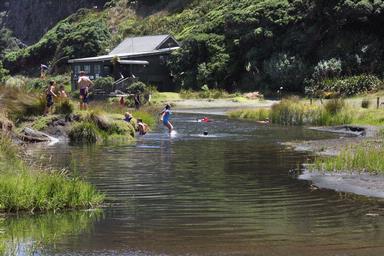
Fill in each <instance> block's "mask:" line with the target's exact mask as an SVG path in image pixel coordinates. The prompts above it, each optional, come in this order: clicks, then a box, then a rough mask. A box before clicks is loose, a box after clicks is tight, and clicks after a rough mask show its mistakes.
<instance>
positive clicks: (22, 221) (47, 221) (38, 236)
mask: <svg viewBox="0 0 384 256" xmlns="http://www.w3.org/2000/svg"><path fill="white" fill-rule="evenodd" d="M102 218H103V213H102V211H101V210H95V211H87V212H70V213H60V214H53V213H48V214H42V215H33V216H28V215H21V216H9V217H7V218H4V219H2V221H1V222H0V230H1V233H0V243H1V244H2V246H0V248H1V250H0V252H1V253H3V255H40V254H43V252H44V250H45V248H46V247H47V245H49V246H55V244H56V243H57V242H59V241H62V240H63V239H69V238H70V237H73V236H75V237H76V238H78V236H79V235H81V236H85V235H87V234H89V233H91V232H92V229H93V226H92V223H93V222H94V221H97V220H98V221H100V220H101V219H102Z"/></svg>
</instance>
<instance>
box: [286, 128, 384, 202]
mask: <svg viewBox="0 0 384 256" xmlns="http://www.w3.org/2000/svg"><path fill="white" fill-rule="evenodd" d="M310 129H316V130H321V131H327V132H333V133H339V134H340V136H339V138H335V139H329V140H316V141H315V140H313V141H300V142H289V143H284V144H285V145H287V146H288V147H292V148H293V149H294V150H297V151H310V152H313V153H314V154H316V155H322V156H335V155H337V154H339V153H340V151H341V150H342V149H344V148H352V149H353V147H354V146H357V145H359V144H361V143H365V142H367V143H375V142H376V141H377V139H378V138H377V136H378V131H379V129H378V127H374V126H336V127H313V128H310ZM298 179H300V180H308V181H311V182H312V183H313V185H315V186H316V187H318V188H324V189H332V190H336V191H340V192H347V193H353V194H357V195H363V196H369V197H378V198H384V175H374V174H370V173H354V172H351V173H349V172H342V173H338V172H317V171H308V170H305V171H304V172H303V173H302V174H301V175H299V176H298Z"/></svg>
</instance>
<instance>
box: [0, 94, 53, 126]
mask: <svg viewBox="0 0 384 256" xmlns="http://www.w3.org/2000/svg"><path fill="white" fill-rule="evenodd" d="M45 105H46V101H45V98H44V97H43V96H42V95H39V94H34V93H27V92H26V91H25V90H23V89H21V88H18V87H7V86H1V87H0V108H1V109H2V110H4V111H6V112H7V113H8V116H9V118H11V119H12V120H13V121H22V120H23V119H25V118H26V117H29V116H38V115H42V114H43V113H44V108H45Z"/></svg>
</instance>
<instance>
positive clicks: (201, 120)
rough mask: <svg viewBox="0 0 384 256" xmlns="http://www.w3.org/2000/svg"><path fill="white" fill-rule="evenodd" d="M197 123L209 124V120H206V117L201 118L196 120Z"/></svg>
mask: <svg viewBox="0 0 384 256" xmlns="http://www.w3.org/2000/svg"><path fill="white" fill-rule="evenodd" d="M197 122H199V123H208V122H211V120H209V119H208V117H206V116H205V117H203V118H201V119H198V120H197Z"/></svg>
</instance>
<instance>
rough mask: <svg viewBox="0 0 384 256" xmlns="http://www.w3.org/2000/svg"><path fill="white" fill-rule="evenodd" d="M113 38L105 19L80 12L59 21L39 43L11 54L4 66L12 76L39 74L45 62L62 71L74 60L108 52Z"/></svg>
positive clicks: (89, 12)
mask: <svg viewBox="0 0 384 256" xmlns="http://www.w3.org/2000/svg"><path fill="white" fill-rule="evenodd" d="M109 38H110V34H109V30H108V27H107V24H106V21H105V20H104V18H103V17H100V16H99V15H98V14H97V13H95V14H94V13H92V12H91V11H85V10H80V11H79V12H78V13H76V14H74V15H72V16H70V17H68V18H67V19H65V20H63V21H61V22H59V23H58V24H57V25H56V26H55V27H54V28H52V29H51V30H49V31H48V33H46V34H45V35H44V36H43V38H42V39H41V40H40V41H39V42H38V43H36V44H34V45H32V46H29V47H27V48H24V49H21V50H19V51H14V52H10V53H7V54H6V55H5V58H4V64H5V66H6V67H7V68H8V69H9V70H10V71H11V73H35V74H36V73H38V72H39V67H40V64H41V63H46V64H47V63H50V64H51V65H55V68H59V69H60V66H61V67H62V66H63V65H65V64H66V60H68V59H70V58H78V57H87V56H95V55H97V54H100V53H105V49H106V48H107V46H108V40H109Z"/></svg>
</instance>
